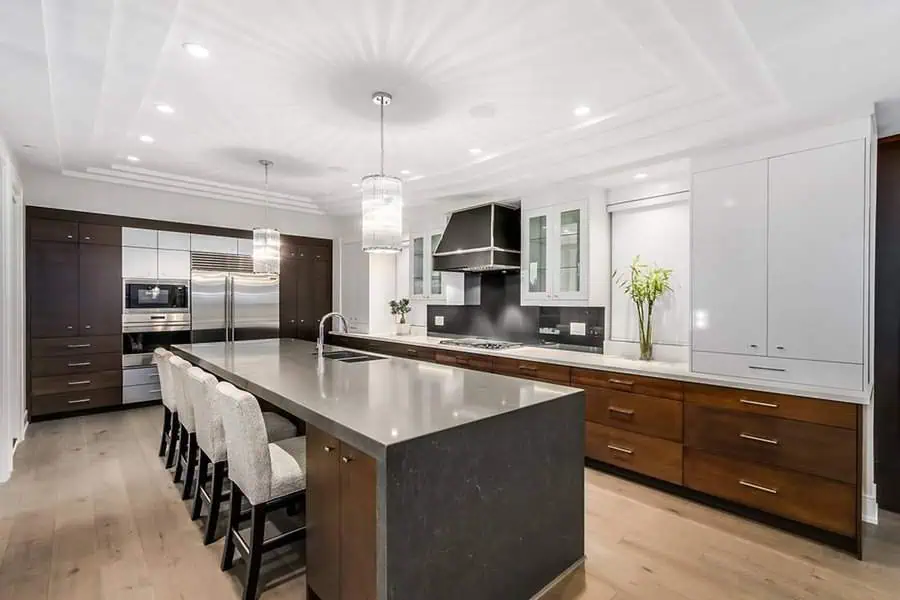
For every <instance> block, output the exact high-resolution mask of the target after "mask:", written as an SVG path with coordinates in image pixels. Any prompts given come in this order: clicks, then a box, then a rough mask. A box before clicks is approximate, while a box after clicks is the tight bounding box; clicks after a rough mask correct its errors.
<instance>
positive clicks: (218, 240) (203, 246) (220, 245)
mask: <svg viewBox="0 0 900 600" xmlns="http://www.w3.org/2000/svg"><path fill="white" fill-rule="evenodd" d="M191 250H193V251H194V252H216V253H218V254H238V239H237V238H229V237H222V236H218V235H202V234H199V233H192V234H191Z"/></svg>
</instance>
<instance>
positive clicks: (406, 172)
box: [400, 169, 412, 175]
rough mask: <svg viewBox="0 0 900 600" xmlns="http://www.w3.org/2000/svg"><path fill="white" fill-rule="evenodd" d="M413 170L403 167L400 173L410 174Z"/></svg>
mask: <svg viewBox="0 0 900 600" xmlns="http://www.w3.org/2000/svg"><path fill="white" fill-rule="evenodd" d="M411 172H412V171H410V170H409V169H403V170H402V171H400V174H401V175H409V174H410V173H411Z"/></svg>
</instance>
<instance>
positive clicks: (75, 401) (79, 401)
mask: <svg viewBox="0 0 900 600" xmlns="http://www.w3.org/2000/svg"><path fill="white" fill-rule="evenodd" d="M90 401H91V399H90V398H81V399H80V400H69V404H84V403H85V402H90Z"/></svg>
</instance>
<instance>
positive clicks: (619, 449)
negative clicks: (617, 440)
mask: <svg viewBox="0 0 900 600" xmlns="http://www.w3.org/2000/svg"><path fill="white" fill-rule="evenodd" d="M606 447H607V448H609V449H610V450H614V451H616V452H621V453H623V454H634V450H632V449H631V448H623V447H622V446H616V445H615V444H607V445H606Z"/></svg>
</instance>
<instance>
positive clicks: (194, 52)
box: [181, 42, 209, 58]
mask: <svg viewBox="0 0 900 600" xmlns="http://www.w3.org/2000/svg"><path fill="white" fill-rule="evenodd" d="M181 47H182V48H184V49H185V51H187V53H188V54H190V55H191V56H193V57H194V58H209V50H207V49H206V47H205V46H201V45H200V44H198V43H196V42H185V43H183V44H182V45H181Z"/></svg>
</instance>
